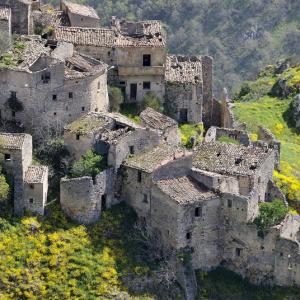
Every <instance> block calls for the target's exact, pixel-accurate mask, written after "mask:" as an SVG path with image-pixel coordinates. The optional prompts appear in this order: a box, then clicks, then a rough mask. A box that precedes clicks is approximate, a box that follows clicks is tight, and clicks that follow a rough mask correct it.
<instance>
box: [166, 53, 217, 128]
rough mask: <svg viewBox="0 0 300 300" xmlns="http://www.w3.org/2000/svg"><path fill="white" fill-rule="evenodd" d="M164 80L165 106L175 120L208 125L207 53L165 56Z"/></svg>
mask: <svg viewBox="0 0 300 300" xmlns="http://www.w3.org/2000/svg"><path fill="white" fill-rule="evenodd" d="M165 80H166V95H165V106H166V108H167V111H168V112H169V113H170V114H171V115H172V116H173V117H174V118H175V119H176V120H178V121H179V122H181V123H187V122H189V123H201V122H204V123H205V124H206V125H207V126H209V125H211V121H212V120H211V119H212V114H213V99H212V58H211V57H208V56H207V57H206V56H204V57H186V56H175V55H171V56H167V60H166V77H165Z"/></svg>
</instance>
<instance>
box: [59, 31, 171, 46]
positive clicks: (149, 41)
mask: <svg viewBox="0 0 300 300" xmlns="http://www.w3.org/2000/svg"><path fill="white" fill-rule="evenodd" d="M54 38H55V39H56V40H57V41H64V42H69V43H72V44H74V45H83V46H96V47H97V46H98V47H119V48H123V47H124V48H126V47H165V46H166V42H165V39H164V38H163V37H162V36H161V35H160V34H149V35H146V34H145V35H141V36H136V37H132V36H127V35H123V34H121V33H120V32H118V31H116V30H113V29H109V28H82V27H57V28H55V30H54Z"/></svg>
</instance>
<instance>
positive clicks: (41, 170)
mask: <svg viewBox="0 0 300 300" xmlns="http://www.w3.org/2000/svg"><path fill="white" fill-rule="evenodd" d="M47 173H48V167H46V166H30V167H29V168H28V169H27V171H26V173H25V178H24V182H25V183H29V184H30V183H43V182H44V179H45V176H47Z"/></svg>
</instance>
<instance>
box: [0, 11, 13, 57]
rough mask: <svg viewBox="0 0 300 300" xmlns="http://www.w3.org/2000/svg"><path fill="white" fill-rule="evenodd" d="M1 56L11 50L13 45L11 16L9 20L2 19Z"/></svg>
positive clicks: (0, 31) (0, 35) (0, 27)
mask: <svg viewBox="0 0 300 300" xmlns="http://www.w3.org/2000/svg"><path fill="white" fill-rule="evenodd" d="M0 44H1V45H0V55H1V54H2V53H4V52H6V51H8V50H9V48H10V45H11V16H9V18H8V20H5V19H3V20H1V19H0Z"/></svg>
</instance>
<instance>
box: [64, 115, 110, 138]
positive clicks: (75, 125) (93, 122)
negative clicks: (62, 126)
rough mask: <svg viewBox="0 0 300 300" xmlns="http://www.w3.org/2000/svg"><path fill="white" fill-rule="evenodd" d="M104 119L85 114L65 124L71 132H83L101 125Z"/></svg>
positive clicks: (88, 131) (90, 130)
mask: <svg viewBox="0 0 300 300" xmlns="http://www.w3.org/2000/svg"><path fill="white" fill-rule="evenodd" d="M105 123H106V121H105V120H104V119H102V118H98V117H96V116H93V115H85V116H83V117H81V118H79V119H77V120H75V121H74V122H72V123H71V124H69V125H68V126H67V129H68V130H69V131H70V132H71V133H76V134H85V133H90V132H92V131H93V130H95V129H97V128H99V127H101V126H103V125H104V124H105Z"/></svg>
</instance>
